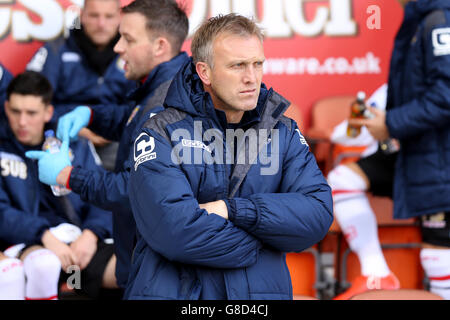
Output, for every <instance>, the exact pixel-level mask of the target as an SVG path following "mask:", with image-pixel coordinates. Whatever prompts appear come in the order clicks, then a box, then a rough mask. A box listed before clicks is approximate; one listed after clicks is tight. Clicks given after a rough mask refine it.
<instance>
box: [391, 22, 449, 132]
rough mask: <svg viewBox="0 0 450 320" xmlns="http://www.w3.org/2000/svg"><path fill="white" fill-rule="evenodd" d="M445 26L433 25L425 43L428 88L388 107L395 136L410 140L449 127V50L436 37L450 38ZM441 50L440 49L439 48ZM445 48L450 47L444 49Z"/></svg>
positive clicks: (424, 59)
mask: <svg viewBox="0 0 450 320" xmlns="http://www.w3.org/2000/svg"><path fill="white" fill-rule="evenodd" d="M449 27H450V22H449V21H447V23H446V25H440V26H434V27H431V28H430V30H429V32H428V33H427V34H426V37H425V38H426V41H425V43H424V49H423V50H424V51H423V54H424V56H423V63H424V64H425V73H424V74H425V79H424V80H423V83H425V84H426V88H425V90H424V91H423V94H422V95H420V97H418V98H416V99H414V100H411V101H409V102H407V103H406V104H404V105H401V106H395V108H393V109H391V110H389V111H388V112H387V114H386V124H387V126H388V128H389V133H390V135H391V136H392V137H394V138H398V139H408V138H410V137H413V136H417V135H420V134H421V133H423V132H425V131H428V130H431V129H437V128H442V127H444V126H448V125H449V123H450V52H448V41H447V46H445V45H444V46H443V48H441V49H440V44H439V43H438V41H439V40H437V39H438V38H437V37H439V34H441V33H444V34H441V35H442V38H444V36H445V37H447V38H448V37H449V36H450V34H449V31H448V28H449ZM440 50H441V51H440ZM442 50H447V51H446V52H443V51H442Z"/></svg>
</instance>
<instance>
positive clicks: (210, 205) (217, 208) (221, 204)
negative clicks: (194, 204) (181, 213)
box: [199, 200, 228, 219]
mask: <svg viewBox="0 0 450 320" xmlns="http://www.w3.org/2000/svg"><path fill="white" fill-rule="evenodd" d="M199 206H200V209H205V210H206V211H208V214H211V213H215V214H217V215H219V216H221V217H222V218H225V219H228V208H227V205H226V203H225V201H223V200H217V201H212V202H207V203H201V204H199Z"/></svg>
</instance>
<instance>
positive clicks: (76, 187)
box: [69, 167, 130, 210]
mask: <svg viewBox="0 0 450 320" xmlns="http://www.w3.org/2000/svg"><path fill="white" fill-rule="evenodd" d="M129 175H130V174H129V172H128V171H120V172H111V171H107V170H105V169H103V168H99V169H97V170H88V169H86V168H82V167H74V168H73V169H72V172H71V174H70V180H69V186H70V188H71V189H72V191H74V192H75V193H77V194H79V195H80V197H81V199H83V200H84V201H87V202H89V203H91V204H93V205H96V206H98V207H100V208H102V209H105V210H113V209H114V208H117V206H122V207H124V208H129V207H130V201H129V197H128V178H129Z"/></svg>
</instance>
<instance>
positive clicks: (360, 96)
mask: <svg viewBox="0 0 450 320" xmlns="http://www.w3.org/2000/svg"><path fill="white" fill-rule="evenodd" d="M356 98H357V99H358V100H361V101H364V99H366V93H365V92H364V91H358V93H357V94H356Z"/></svg>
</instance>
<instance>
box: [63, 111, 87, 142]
mask: <svg viewBox="0 0 450 320" xmlns="http://www.w3.org/2000/svg"><path fill="white" fill-rule="evenodd" d="M91 115H92V111H91V108H89V107H86V106H79V107H76V108H75V109H74V110H72V111H70V112H68V113H66V114H65V115H63V116H62V117H61V118H60V119H59V121H58V128H57V130H56V137H58V139H60V140H61V141H66V140H69V139H70V141H75V140H77V139H78V132H79V131H80V130H81V129H82V128H84V127H87V125H88V124H89V121H90V120H91Z"/></svg>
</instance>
